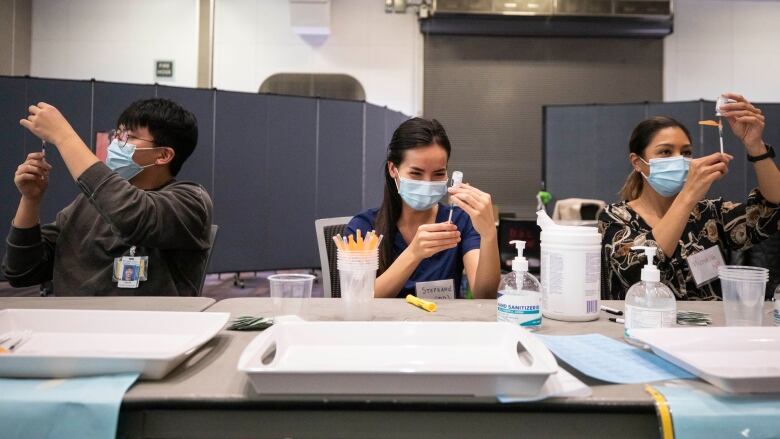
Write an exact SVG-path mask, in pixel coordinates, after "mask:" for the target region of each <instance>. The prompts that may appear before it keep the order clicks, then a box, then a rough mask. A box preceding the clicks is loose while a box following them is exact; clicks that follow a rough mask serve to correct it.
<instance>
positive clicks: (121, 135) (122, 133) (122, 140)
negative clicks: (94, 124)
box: [108, 130, 157, 148]
mask: <svg viewBox="0 0 780 439" xmlns="http://www.w3.org/2000/svg"><path fill="white" fill-rule="evenodd" d="M131 138H132V139H137V140H143V141H145V142H149V143H151V144H152V145H155V146H157V143H155V142H154V140H150V139H142V138H140V137H135V136H133V135H131V134H130V132H129V131H127V130H111V131H109V132H108V143H111V142H113V141H114V140H117V142H118V143H119V147H120V148H124V147H125V145H127V141H128V140H129V139H131Z"/></svg>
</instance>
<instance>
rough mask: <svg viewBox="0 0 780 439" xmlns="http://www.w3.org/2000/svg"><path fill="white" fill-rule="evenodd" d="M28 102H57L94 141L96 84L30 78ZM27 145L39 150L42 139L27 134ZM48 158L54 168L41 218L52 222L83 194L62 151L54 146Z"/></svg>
mask: <svg viewBox="0 0 780 439" xmlns="http://www.w3.org/2000/svg"><path fill="white" fill-rule="evenodd" d="M26 100H27V102H28V103H30V104H33V103H36V104H37V103H38V102H41V101H43V102H46V103H48V104H51V105H54V106H55V107H57V109H59V110H60V112H61V113H62V114H63V115H64V116H65V118H66V119H67V120H68V122H70V124H71V126H72V127H73V128H74V129H75V130H76V133H78V135H79V136H80V137H81V138H82V140H84V141H85V143H86V144H87V145H89V144H90V141H89V139H90V136H91V134H90V133H91V122H92V84H91V83H90V82H89V81H65V80H55V79H28V81H27V99H26ZM25 145H26V146H25V148H26V150H27V151H28V152H29V151H38V150H40V148H41V141H40V140H39V139H38V138H37V137H35V136H33V135H32V134H29V133H27V134H25ZM46 159H47V160H48V161H49V163H51V165H52V167H53V169H52V171H51V174H50V180H49V187H48V189H47V190H46V195H45V196H44V201H43V205H42V206H41V221H42V222H44V223H46V222H51V221H53V220H54V217H55V216H56V214H57V212H59V211H60V210H62V209H63V208H64V207H65V206H67V205H68V204H69V203H70V202H71V201H73V199H74V198H75V197H76V195H77V194H78V193H79V190H78V187H77V186H76V183H75V182H74V181H73V178H72V177H71V176H70V173H69V172H68V169H67V168H66V167H65V163H64V162H63V161H62V157H60V154H59V152H58V151H57V149H56V148H54V147H53V146H51V145H50V146H49V147H48V148H47V149H46Z"/></svg>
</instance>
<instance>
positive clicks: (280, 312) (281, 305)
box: [268, 274, 315, 318]
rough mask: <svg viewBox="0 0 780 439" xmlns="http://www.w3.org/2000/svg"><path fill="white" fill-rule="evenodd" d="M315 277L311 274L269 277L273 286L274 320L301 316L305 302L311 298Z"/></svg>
mask: <svg viewBox="0 0 780 439" xmlns="http://www.w3.org/2000/svg"><path fill="white" fill-rule="evenodd" d="M314 279H315V277H314V276H312V275H311V274H274V275H272V276H268V282H269V283H270V285H271V300H272V301H273V313H274V318H277V317H280V316H284V315H300V313H301V309H302V308H303V301H304V300H305V299H308V298H310V297H311V287H312V284H313V283H314Z"/></svg>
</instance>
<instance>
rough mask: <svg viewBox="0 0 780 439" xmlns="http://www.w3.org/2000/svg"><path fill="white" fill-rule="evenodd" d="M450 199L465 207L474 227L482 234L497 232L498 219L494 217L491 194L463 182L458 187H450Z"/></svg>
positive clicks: (487, 234) (462, 207) (489, 234)
mask: <svg viewBox="0 0 780 439" xmlns="http://www.w3.org/2000/svg"><path fill="white" fill-rule="evenodd" d="M448 191H449V193H450V201H452V202H453V203H455V205H456V206H458V207H460V208H461V209H463V210H464V211H465V212H466V213H467V214H468V215H469V217H471V223H472V224H473V225H474V229H476V230H477V233H479V234H480V235H481V236H491V234H492V235H495V234H496V220H495V219H494V217H493V199H492V198H491V197H490V194H488V193H485V192H482V191H481V190H479V189H477V188H475V187H474V186H471V185H470V184H468V183H463V184H461V185H460V186H457V187H451V188H449V189H448Z"/></svg>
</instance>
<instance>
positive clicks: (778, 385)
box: [631, 326, 780, 393]
mask: <svg viewBox="0 0 780 439" xmlns="http://www.w3.org/2000/svg"><path fill="white" fill-rule="evenodd" d="M631 336H632V337H633V338H635V339H637V340H638V341H640V342H642V343H644V344H646V345H648V346H650V348H651V349H652V350H653V352H655V353H656V354H658V355H659V356H661V357H663V358H665V359H667V360H669V361H671V362H672V363H674V364H676V365H678V366H680V367H682V368H683V369H685V370H687V371H689V372H691V373H693V374H695V375H697V376H698V377H700V378H701V379H703V380H705V381H708V382H709V383H711V384H713V385H715V386H717V387H720V388H721V389H723V390H725V391H727V392H731V393H777V392H780V327H768V326H764V327H713V328H666V329H634V330H631Z"/></svg>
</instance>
